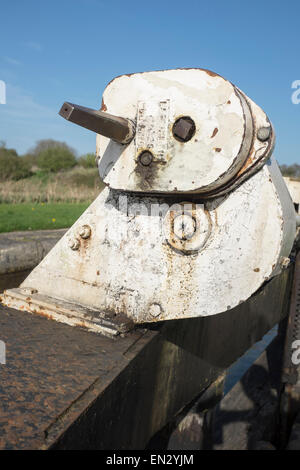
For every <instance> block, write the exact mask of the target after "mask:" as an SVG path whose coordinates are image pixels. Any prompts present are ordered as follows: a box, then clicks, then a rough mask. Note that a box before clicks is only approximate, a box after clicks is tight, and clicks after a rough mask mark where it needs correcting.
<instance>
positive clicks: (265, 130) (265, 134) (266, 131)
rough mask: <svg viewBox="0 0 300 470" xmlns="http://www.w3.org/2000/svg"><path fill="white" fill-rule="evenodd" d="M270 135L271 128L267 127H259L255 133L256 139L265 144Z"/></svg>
mask: <svg viewBox="0 0 300 470" xmlns="http://www.w3.org/2000/svg"><path fill="white" fill-rule="evenodd" d="M270 135H271V126H269V127H260V128H259V129H258V131H257V138H258V140H260V141H261V142H265V141H266V140H268V139H269V138H270Z"/></svg>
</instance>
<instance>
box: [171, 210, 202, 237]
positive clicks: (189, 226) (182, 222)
mask: <svg viewBox="0 0 300 470" xmlns="http://www.w3.org/2000/svg"><path fill="white" fill-rule="evenodd" d="M196 226H197V224H196V220H195V219H194V217H192V216H191V215H189V214H182V215H178V216H177V217H176V218H175V219H174V228H173V231H174V234H175V235H176V237H177V238H179V239H180V240H189V239H190V238H192V236H193V235H194V233H195V232H196Z"/></svg>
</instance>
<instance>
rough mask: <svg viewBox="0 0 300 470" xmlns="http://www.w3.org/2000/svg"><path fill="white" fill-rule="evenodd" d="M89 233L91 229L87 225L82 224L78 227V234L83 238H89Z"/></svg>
mask: <svg viewBox="0 0 300 470" xmlns="http://www.w3.org/2000/svg"><path fill="white" fill-rule="evenodd" d="M91 233H92V229H91V227H90V226H89V225H82V227H80V229H79V235H80V236H81V238H83V239H84V240H86V239H87V238H90V236H91Z"/></svg>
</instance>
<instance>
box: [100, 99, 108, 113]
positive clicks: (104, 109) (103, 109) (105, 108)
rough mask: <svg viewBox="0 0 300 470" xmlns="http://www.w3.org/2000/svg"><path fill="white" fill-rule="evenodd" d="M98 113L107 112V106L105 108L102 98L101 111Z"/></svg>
mask: <svg viewBox="0 0 300 470" xmlns="http://www.w3.org/2000/svg"><path fill="white" fill-rule="evenodd" d="M100 111H107V106H106V104H105V103H104V101H103V98H102V104H101V109H100Z"/></svg>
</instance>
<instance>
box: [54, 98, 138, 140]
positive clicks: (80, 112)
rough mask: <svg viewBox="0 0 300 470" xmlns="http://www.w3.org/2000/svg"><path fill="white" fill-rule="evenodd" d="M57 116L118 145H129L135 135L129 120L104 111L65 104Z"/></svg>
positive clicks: (132, 124) (133, 127)
mask: <svg viewBox="0 0 300 470" xmlns="http://www.w3.org/2000/svg"><path fill="white" fill-rule="evenodd" d="M59 114H60V116H62V117H63V118H65V119H67V121H71V122H74V123H75V124H78V125H79V126H82V127H85V128H86V129H89V130H90V131H94V132H97V134H101V135H103V136H105V137H108V138H109V139H113V140H115V141H116V142H119V143H120V144H129V142H130V141H131V140H132V139H133V137H134V134H135V126H134V123H133V122H132V121H131V120H129V119H125V118H122V117H118V116H114V115H112V114H109V113H106V112H104V111H97V110H95V109H91V108H85V107H84V106H79V105H77V104H73V103H68V102H65V103H64V104H63V105H62V107H61V109H60V111H59Z"/></svg>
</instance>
